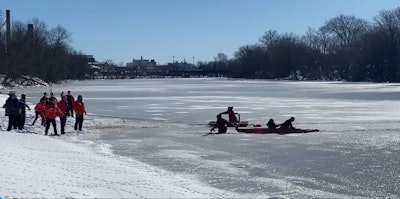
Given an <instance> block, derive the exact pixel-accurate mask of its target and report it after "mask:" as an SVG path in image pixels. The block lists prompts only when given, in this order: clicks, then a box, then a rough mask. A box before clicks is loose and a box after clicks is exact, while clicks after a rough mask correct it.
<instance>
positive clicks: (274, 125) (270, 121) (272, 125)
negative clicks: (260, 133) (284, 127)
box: [267, 119, 280, 129]
mask: <svg viewBox="0 0 400 199" xmlns="http://www.w3.org/2000/svg"><path fill="white" fill-rule="evenodd" d="M267 126H268V128H269V129H276V128H277V127H279V126H280V125H277V124H275V121H274V120H273V119H269V121H268V123H267Z"/></svg>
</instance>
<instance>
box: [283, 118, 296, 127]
mask: <svg viewBox="0 0 400 199" xmlns="http://www.w3.org/2000/svg"><path fill="white" fill-rule="evenodd" d="M292 122H294V117H291V118H290V119H288V120H286V121H285V122H284V123H282V124H281V127H280V128H281V129H294V127H293V124H292Z"/></svg>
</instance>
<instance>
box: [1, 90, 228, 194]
mask: <svg viewBox="0 0 400 199" xmlns="http://www.w3.org/2000/svg"><path fill="white" fill-rule="evenodd" d="M7 97H8V96H6V95H0V101H2V102H4V101H5V100H6V98H7ZM31 107H32V108H33V105H31ZM0 115H1V116H0V119H1V130H0V151H1V153H0V159H1V161H0V167H1V168H2V169H1V170H0V179H1V181H0V197H2V198H216V197H233V196H234V195H232V194H230V193H226V192H224V191H221V190H218V189H214V188H211V187H208V186H205V185H203V184H202V183H200V182H199V181H197V180H196V179H192V178H191V177H190V176H179V175H176V174H175V173H172V172H167V171H164V170H161V169H158V168H156V167H153V166H150V165H147V164H144V163H141V162H138V161H136V160H133V159H129V158H126V157H121V156H117V155H114V154H112V153H111V150H110V149H109V147H108V146H107V145H99V144H96V143H90V142H88V141H84V140H82V139H80V138H79V136H80V134H79V133H78V132H73V131H71V132H69V133H67V134H66V135H63V136H44V135H43V134H44V132H43V131H44V130H43V127H41V126H40V124H39V122H37V124H36V126H29V125H26V128H25V130H12V131H5V129H6V128H5V127H6V125H7V122H8V119H7V118H6V117H5V116H4V109H0ZM27 116H28V118H32V117H33V111H28V113H27ZM29 122H30V120H27V123H29ZM70 122H72V120H70ZM85 122H86V124H88V125H89V126H90V123H92V125H93V124H94V123H96V122H99V121H97V120H90V121H85ZM51 132H52V128H50V131H49V133H51ZM84 133H88V132H84Z"/></svg>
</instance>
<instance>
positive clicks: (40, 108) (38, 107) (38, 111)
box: [32, 97, 47, 126]
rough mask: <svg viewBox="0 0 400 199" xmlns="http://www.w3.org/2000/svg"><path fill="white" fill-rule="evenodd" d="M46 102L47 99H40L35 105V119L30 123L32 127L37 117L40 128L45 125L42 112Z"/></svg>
mask: <svg viewBox="0 0 400 199" xmlns="http://www.w3.org/2000/svg"><path fill="white" fill-rule="evenodd" d="M46 101H47V99H46V98H43V97H42V98H41V99H40V101H39V102H38V103H37V104H36V106H35V119H34V120H33V122H32V126H33V125H35V122H36V120H37V119H38V118H39V116H40V118H41V120H42V123H41V125H42V126H45V125H46V119H45V116H44V110H45V109H46Z"/></svg>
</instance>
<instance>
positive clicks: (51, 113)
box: [44, 103, 63, 119]
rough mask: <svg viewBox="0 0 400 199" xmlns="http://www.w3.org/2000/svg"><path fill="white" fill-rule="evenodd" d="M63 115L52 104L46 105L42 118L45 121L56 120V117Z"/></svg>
mask: <svg viewBox="0 0 400 199" xmlns="http://www.w3.org/2000/svg"><path fill="white" fill-rule="evenodd" d="M62 114H63V113H62V112H61V110H60V109H59V108H58V106H57V105H54V104H50V103H49V104H47V105H46V109H45V110H44V116H45V117H46V118H47V119H56V117H57V116H60V115H62Z"/></svg>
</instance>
